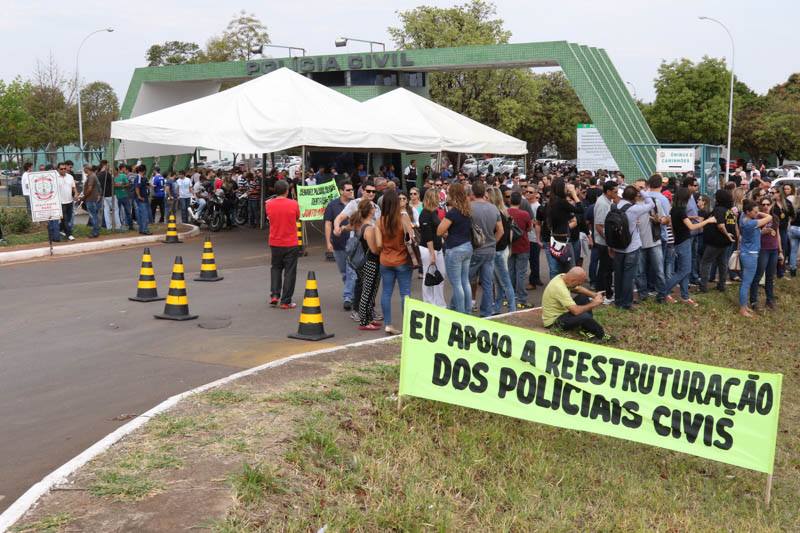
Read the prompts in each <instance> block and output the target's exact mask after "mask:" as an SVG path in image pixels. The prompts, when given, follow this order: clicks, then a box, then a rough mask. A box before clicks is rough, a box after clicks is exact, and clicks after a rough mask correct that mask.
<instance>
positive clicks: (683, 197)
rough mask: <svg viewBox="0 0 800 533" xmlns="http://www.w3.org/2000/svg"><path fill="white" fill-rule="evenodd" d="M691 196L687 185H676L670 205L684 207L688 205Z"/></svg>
mask: <svg viewBox="0 0 800 533" xmlns="http://www.w3.org/2000/svg"><path fill="white" fill-rule="evenodd" d="M691 196H692V192H691V191H690V190H689V188H688V187H678V190H677V191H675V196H674V197H673V198H672V206H673V207H684V208H685V207H686V206H687V205H689V198H691Z"/></svg>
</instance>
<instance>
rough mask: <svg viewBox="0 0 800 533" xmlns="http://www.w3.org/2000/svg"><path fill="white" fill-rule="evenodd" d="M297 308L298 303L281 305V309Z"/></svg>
mask: <svg viewBox="0 0 800 533" xmlns="http://www.w3.org/2000/svg"><path fill="white" fill-rule="evenodd" d="M295 307H297V304H296V303H294V302H291V303H288V304H281V305H280V308H281V309H294V308H295Z"/></svg>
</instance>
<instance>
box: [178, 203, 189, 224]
mask: <svg viewBox="0 0 800 533" xmlns="http://www.w3.org/2000/svg"><path fill="white" fill-rule="evenodd" d="M191 201H192V199H191V198H179V199H178V203H179V204H180V206H181V222H183V223H184V224H188V223H189V202H191Z"/></svg>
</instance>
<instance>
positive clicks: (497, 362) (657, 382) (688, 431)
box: [399, 298, 782, 474]
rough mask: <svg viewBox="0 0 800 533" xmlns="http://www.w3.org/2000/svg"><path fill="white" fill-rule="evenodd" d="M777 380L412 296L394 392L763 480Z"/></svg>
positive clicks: (771, 447)
mask: <svg viewBox="0 0 800 533" xmlns="http://www.w3.org/2000/svg"><path fill="white" fill-rule="evenodd" d="M781 378H782V375H781V374H765V373H756V372H748V371H744V370H734V369H729V368H721V367H713V366H708V365H701V364H696V363H690V362H686V361H680V360H676V359H666V358H662V357H655V356H652V355H645V354H639V353H634V352H627V351H624V350H619V349H616V348H611V347H608V346H601V345H595V344H589V343H585V342H579V341H575V340H572V339H566V338H562V337H556V336H554V335H548V334H544V333H538V332H535V331H531V330H527V329H522V328H518V327H514V326H508V325H505V324H500V323H497V322H492V321H489V320H485V319H481V318H476V317H472V316H468V315H463V314H460V313H456V312H454V311H449V310H446V309H442V308H439V307H435V306H433V305H430V304H426V303H422V302H420V301H417V300H412V299H411V298H409V299H407V300H406V304H405V316H404V317H403V348H402V358H401V362H400V393H399V394H400V395H401V396H402V395H410V396H417V397H420V398H427V399H429V400H437V401H442V402H447V403H452V404H456V405H461V406H464V407H470V408H473V409H480V410H482V411H489V412H492V413H497V414H501V415H507V416H513V417H516V418H522V419H525V420H531V421H533V422H540V423H543V424H549V425H552V426H559V427H564V428H569V429H576V430H580V431H590V432H592V433H600V434H602V435H609V436H612V437H617V438H621V439H628V440H632V441H636V442H642V443H645V444H651V445H653V446H659V447H661V448H668V449H671V450H676V451H679V452H683V453H688V454H692V455H697V456H700V457H705V458H707V459H713V460H715V461H721V462H723V463H729V464H732V465H736V466H741V467H743V468H749V469H752V470H757V471H759V472H765V473H768V474H771V473H772V466H773V461H774V458H775V440H776V436H777V430H778V410H779V406H780V398H781Z"/></svg>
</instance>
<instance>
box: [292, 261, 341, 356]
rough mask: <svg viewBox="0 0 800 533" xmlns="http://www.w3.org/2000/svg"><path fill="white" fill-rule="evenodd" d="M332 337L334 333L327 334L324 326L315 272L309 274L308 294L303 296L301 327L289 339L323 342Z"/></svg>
mask: <svg viewBox="0 0 800 533" xmlns="http://www.w3.org/2000/svg"><path fill="white" fill-rule="evenodd" d="M330 337H333V333H325V326H323V324H322V309H321V308H320V305H319V292H318V291H317V277H316V276H315V275H314V272H309V273H308V279H307V280H306V292H305V294H304V295H303V309H302V311H301V312H300V326H299V327H298V328H297V333H293V334H289V338H290V339H300V340H303V341H321V340H322V339H328V338H330Z"/></svg>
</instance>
